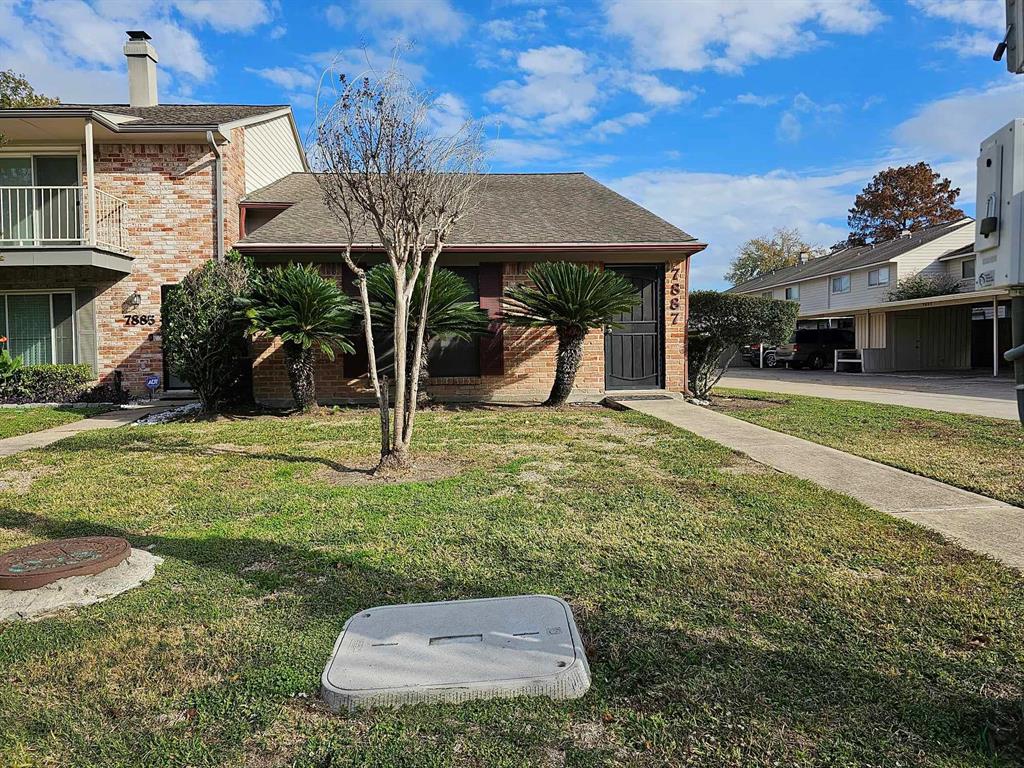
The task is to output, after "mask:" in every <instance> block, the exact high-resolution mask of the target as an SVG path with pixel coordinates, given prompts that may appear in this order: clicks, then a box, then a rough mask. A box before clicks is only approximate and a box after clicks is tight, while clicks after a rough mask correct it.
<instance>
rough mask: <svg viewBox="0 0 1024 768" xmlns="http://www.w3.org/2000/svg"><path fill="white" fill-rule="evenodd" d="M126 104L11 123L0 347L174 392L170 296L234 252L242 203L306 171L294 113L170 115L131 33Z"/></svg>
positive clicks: (2, 167) (178, 109)
mask: <svg viewBox="0 0 1024 768" xmlns="http://www.w3.org/2000/svg"><path fill="white" fill-rule="evenodd" d="M129 38H130V39H129V41H128V42H127V43H126V44H125V55H126V56H127V59H128V73H129V91H130V96H131V98H130V101H129V103H128V104H64V105H60V106H57V107H45V108H28V109H7V110H0V134H2V135H3V136H4V137H5V141H4V142H2V143H0V337H7V338H8V341H7V342H6V346H7V347H8V348H9V349H10V351H11V352H12V354H15V355H21V356H22V357H23V358H24V359H25V361H26V363H71V362H77V363H87V364H89V365H91V366H92V367H93V369H94V370H95V372H96V375H97V378H99V379H101V380H105V379H108V378H109V377H110V376H111V375H112V374H113V372H114V371H115V370H119V371H121V372H122V374H123V376H124V379H125V381H126V383H127V385H128V386H129V387H130V388H131V389H132V390H133V391H135V392H136V393H138V392H140V391H144V390H143V386H144V381H145V379H146V378H147V377H148V376H150V375H153V374H156V375H159V376H161V378H162V379H164V383H165V384H168V383H169V384H171V385H173V384H174V383H175V382H174V381H173V380H172V381H170V382H168V381H166V378H167V377H166V376H165V371H164V361H163V354H162V350H161V345H160V336H159V330H160V305H161V297H162V293H163V291H164V290H165V288H166V286H169V285H173V284H174V283H177V282H179V281H180V280H181V278H182V277H183V276H184V275H186V274H187V273H188V272H189V271H190V270H192V269H193V268H195V267H197V266H199V265H200V264H202V263H203V262H205V261H206V260H208V259H210V258H213V257H215V256H216V255H218V254H219V253H223V251H224V250H225V249H227V248H230V247H231V245H232V244H233V242H234V241H235V240H236V239H237V236H238V226H239V222H238V213H239V207H238V203H239V200H241V198H242V197H243V196H244V195H245V194H247V193H248V192H251V191H253V190H255V189H258V188H259V187H262V186H265V185H266V184H268V183H271V182H273V181H275V180H277V179H279V178H282V177H284V176H286V175H287V174H289V173H291V172H293V171H301V170H304V169H305V168H306V160H305V154H304V151H303V148H302V143H301V142H300V140H299V137H298V133H297V131H296V127H295V122H294V119H293V117H292V114H291V108H290V107H288V106H286V105H276V106H251V105H232V104H206V105H204V104H194V105H160V104H159V103H158V100H157V93H156V62H157V55H156V52H155V50H154V49H153V46H152V45H151V44H150V43H149V37H148V36H147V35H146V34H145V33H142V32H132V33H129Z"/></svg>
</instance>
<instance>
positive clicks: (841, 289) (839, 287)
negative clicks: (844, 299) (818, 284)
mask: <svg viewBox="0 0 1024 768" xmlns="http://www.w3.org/2000/svg"><path fill="white" fill-rule="evenodd" d="M849 292H850V276H849V275H836V276H835V277H833V278H832V293H849Z"/></svg>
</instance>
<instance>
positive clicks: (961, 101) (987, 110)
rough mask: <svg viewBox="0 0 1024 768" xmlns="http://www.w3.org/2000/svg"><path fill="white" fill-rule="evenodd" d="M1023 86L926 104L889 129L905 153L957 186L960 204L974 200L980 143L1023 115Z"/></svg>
mask: <svg viewBox="0 0 1024 768" xmlns="http://www.w3.org/2000/svg"><path fill="white" fill-rule="evenodd" d="M1022 104H1024V83H1022V82H1020V81H1019V80H1014V79H1008V80H1006V81H1000V82H997V83H994V84H991V85H989V86H988V87H987V88H982V89H978V90H967V91H960V92H959V93H954V94H952V95H950V96H946V97H944V98H941V99H937V100H935V101H932V102H930V103H928V104H925V105H924V106H922V107H921V108H920V109H918V111H917V113H916V114H915V115H914V116H913V117H910V118H908V119H907V120H904V121H903V122H902V123H900V124H899V125H897V126H896V127H895V128H894V129H893V137H894V138H895V139H896V141H897V142H898V143H899V144H900V145H901V146H903V147H905V148H906V150H907V152H908V153H910V154H913V155H917V156H919V157H920V158H921V159H924V160H928V161H929V162H932V163H935V164H936V170H940V169H941V172H942V173H944V174H945V175H947V176H949V178H950V179H952V180H953V183H954V186H959V187H960V188H961V193H960V194H961V198H960V202H961V203H962V204H963V203H966V204H971V203H973V202H974V189H975V181H976V179H975V165H974V161H975V158H976V157H977V155H978V145H979V144H981V142H982V141H983V140H984V139H986V138H988V137H989V136H990V135H991V134H993V133H995V132H996V131H997V130H998V129H1000V128H1002V127H1003V126H1004V125H1005V124H1006V123H1008V122H1009V121H1010V120H1012V119H1013V118H1015V117H1019V116H1020V115H1021V111H1022V110H1021V105H1022Z"/></svg>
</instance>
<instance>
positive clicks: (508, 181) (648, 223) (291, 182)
mask: <svg viewBox="0 0 1024 768" xmlns="http://www.w3.org/2000/svg"><path fill="white" fill-rule="evenodd" d="M477 195H478V197H477V199H476V200H475V201H474V204H473V207H472V211H471V212H470V214H469V215H467V216H466V218H464V219H463V220H462V221H461V222H460V223H459V224H458V226H457V227H456V228H455V231H454V233H453V236H452V237H451V238H450V241H449V244H448V245H447V246H446V248H445V251H444V253H443V254H442V256H441V260H440V262H439V266H440V267H444V268H447V269H451V270H453V271H455V272H457V273H458V274H460V275H461V276H462V277H464V278H465V279H466V280H467V281H468V282H469V284H470V285H471V286H472V288H473V290H474V291H475V292H476V293H477V296H478V299H479V302H480V305H481V306H482V307H484V308H486V309H487V310H488V311H489V312H490V313H491V315H492V316H493V317H496V316H497V315H498V313H499V310H500V299H501V295H502V293H503V291H504V289H505V288H506V287H508V286H509V285H512V284H514V283H517V282H521V281H523V280H525V279H526V276H525V273H526V271H527V269H528V268H529V267H530V265H531V264H533V263H535V262H537V261H541V260H551V261H555V260H557V261H566V260H567V261H576V262H582V263H586V264H591V265H598V266H601V267H603V268H605V269H613V270H616V271H618V272H620V273H621V274H623V275H624V276H626V277H627V278H628V279H629V280H631V281H632V282H633V283H634V285H635V286H636V287H637V289H638V290H639V291H640V294H641V297H642V299H643V301H642V304H641V305H640V306H639V307H637V308H636V309H635V310H634V311H633V312H632V313H631V314H630V315H629V316H628V317H622V318H619V320H620V323H621V327H618V328H608V329H606V330H603V331H602V330H595V331H592V332H591V333H590V335H589V336H588V338H587V340H586V342H585V351H584V360H583V366H582V368H581V369H580V372H579V375H578V376H577V379H576V388H575V392H574V395H575V396H579V397H582V398H594V397H597V396H599V395H601V394H602V393H603V392H605V391H608V390H620V389H666V390H670V391H677V392H679V391H683V390H684V389H685V388H686V350H685V329H686V313H687V303H686V296H687V288H688V274H689V257H690V256H691V255H693V254H694V253H697V252H698V251H700V250H702V249H703V248H705V247H706V246H705V244H704V243H700V242H698V241H697V240H696V239H695V238H693V237H692V236H690V235H688V234H687V233H685V232H683V231H682V230H680V229H678V228H677V227H674V226H673V225H671V224H669V223H668V222H666V221H664V220H663V219H660V218H658V217H657V216H655V215H654V214H653V213H651V212H650V211H647V210H645V209H644V208H641V207H640V206H639V205H637V204H636V203H633V202H632V201H630V200H627V199H626V198H624V197H622V196H621V195H618V194H616V193H615V192H613V191H612V190H610V189H609V188H607V187H605V186H603V185H602V184H599V183H598V182H597V181H595V180H594V179H592V178H590V177H589V176H587V175H585V174H582V173H547V174H545V173H527V174H488V175H487V177H486V178H485V179H484V180H483V182H482V184H481V185H480V186H479V188H478V192H477ZM240 207H241V216H240V219H241V227H242V228H241V231H240V235H241V236H242V237H241V239H240V240H238V242H237V243H236V244H235V247H236V248H238V249H239V250H240V251H242V252H243V253H246V254H248V255H250V256H252V257H253V258H254V260H255V261H256V262H257V263H260V264H269V263H282V262H287V261H301V262H313V263H318V264H320V265H321V269H322V270H323V271H324V272H325V273H326V274H331V275H334V276H336V278H337V279H338V280H339V281H340V282H341V283H342V284H343V285H346V286H347V287H349V289H350V290H351V286H350V285H349V283H350V281H351V276H350V275H349V274H348V269H347V268H346V267H344V265H343V264H342V263H341V259H340V257H339V253H340V251H341V250H342V249H343V247H344V243H345V241H346V239H347V238H346V233H345V231H344V229H343V228H342V227H341V225H340V224H339V222H338V221H337V220H336V219H335V218H334V217H333V216H332V215H331V213H330V212H329V211H328V210H327V208H326V206H324V204H323V201H322V197H321V193H320V188H319V185H318V184H317V181H316V179H315V178H314V176H313V175H312V174H310V173H293V174H290V175H289V176H287V177H285V178H283V179H281V180H279V181H277V182H275V183H273V184H270V185H268V186H266V187H264V188H263V189H260V190H257V191H255V192H253V193H251V194H249V195H246V196H245V197H244V198H243V199H242V201H241V206H240ZM356 248H357V250H358V251H361V252H362V254H363V256H364V257H368V258H369V260H371V261H372V260H373V259H374V258H382V257H380V256H379V255H377V254H379V250H380V249H379V247H377V246H376V244H375V241H374V237H373V234H372V232H370V231H369V230H368V231H367V232H366V233H365V235H364V236H363V237H360V238H357V242H356ZM494 328H495V330H496V333H494V334H493V335H491V336H486V337H484V338H482V339H480V340H478V341H476V342H473V343H465V342H453V343H449V344H444V345H437V346H435V348H433V349H432V350H431V351H430V361H429V372H430V378H429V380H428V382H427V389H428V391H430V392H431V394H433V395H434V396H436V397H438V398H441V399H467V400H470V399H471V400H536V399H543V398H544V397H546V396H547V394H548V390H549V389H550V387H551V382H552V379H553V376H554V365H555V348H556V340H555V337H554V333H553V332H543V331H538V330H534V329H529V330H524V329H519V328H509V327H505V328H502V327H501V326H500V324H498V323H495V326H494ZM281 356H282V353H281V352H280V350H279V349H278V348H277V347H275V346H272V345H262V346H260V347H259V348H257V350H256V356H255V360H254V369H253V380H254V386H255V392H256V396H257V398H258V399H259V400H261V401H264V402H268V403H275V402H283V401H287V400H289V399H290V394H289V390H288V382H287V379H286V377H285V372H284V366H283V364H282V362H281V360H280V358H281ZM365 374H366V359H365V353H364V354H363V355H360V354H358V353H357V354H356V355H354V356H352V355H349V356H344V357H339V358H338V359H337V360H336V361H334V362H328V361H326V360H321V361H319V363H318V368H317V395H318V397H319V398H320V399H321V400H323V401H328V402H332V401H334V402H337V401H347V400H352V399H359V398H363V397H366V396H367V394H368V383H367V378H366V375H365Z"/></svg>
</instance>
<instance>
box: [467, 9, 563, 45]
mask: <svg viewBox="0 0 1024 768" xmlns="http://www.w3.org/2000/svg"><path fill="white" fill-rule="evenodd" d="M547 13H548V12H547V9H545V8H535V9H532V10H529V11H527V12H526V13H525V14H523V15H522V16H518V17H516V18H510V19H491V20H490V21H487V22H485V23H483V24H481V25H480V26H481V28H482V29H483V31H484V32H485V33H487V35H489V36H490V37H491V38H493V39H494V40H501V41H509V40H519V39H521V38H523V37H528V36H530V35H532V34H535V33H537V32H542V31H543V30H544V29H545V28H546V27H547V23H546V22H545V17H546V16H547Z"/></svg>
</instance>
